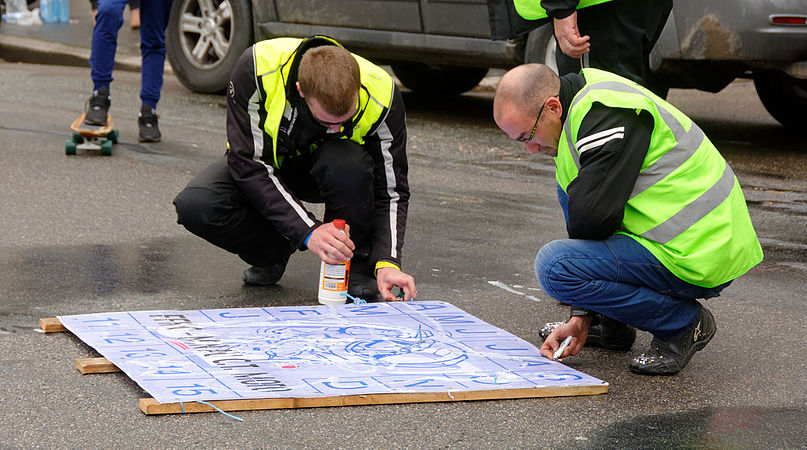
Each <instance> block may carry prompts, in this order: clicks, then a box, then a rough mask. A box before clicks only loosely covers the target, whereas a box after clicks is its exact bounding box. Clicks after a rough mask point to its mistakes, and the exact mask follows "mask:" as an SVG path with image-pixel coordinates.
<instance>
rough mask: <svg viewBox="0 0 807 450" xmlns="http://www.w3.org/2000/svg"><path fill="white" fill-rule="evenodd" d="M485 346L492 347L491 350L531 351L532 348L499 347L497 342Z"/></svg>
mask: <svg viewBox="0 0 807 450" xmlns="http://www.w3.org/2000/svg"><path fill="white" fill-rule="evenodd" d="M485 348H487V349H490V350H495V351H497V352H509V351H517V352H528V351H530V349H528V348H524V347H521V348H511V347H502V348H498V346H497V345H496V344H488V345H486V346H485Z"/></svg>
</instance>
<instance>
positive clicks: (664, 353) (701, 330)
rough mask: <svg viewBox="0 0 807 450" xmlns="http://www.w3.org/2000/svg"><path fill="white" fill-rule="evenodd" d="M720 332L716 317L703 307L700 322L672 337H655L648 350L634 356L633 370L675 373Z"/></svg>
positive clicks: (654, 373)
mask: <svg viewBox="0 0 807 450" xmlns="http://www.w3.org/2000/svg"><path fill="white" fill-rule="evenodd" d="M715 332H717V324H716V323H715V318H714V316H712V313H711V312H709V310H708V309H706V308H703V310H702V311H701V318H700V320H699V321H698V324H697V325H695V326H694V327H692V328H691V329H689V330H688V331H687V332H686V333H684V335H683V336H681V337H679V338H676V339H671V340H669V341H660V340H658V339H653V341H652V342H650V350H648V351H647V353H642V354H641V355H639V356H637V357H636V358H633V361H631V363H630V366H629V367H630V370H631V371H633V372H636V373H639V374H642V375H673V374H676V373H678V372H680V371H681V369H683V368H684V367H686V365H687V363H689V360H690V359H692V355H694V354H695V352H697V351H699V350H701V349H703V348H704V347H706V344H708V343H709V341H711V340H712V337H714V335H715Z"/></svg>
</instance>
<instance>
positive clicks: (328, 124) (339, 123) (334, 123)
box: [309, 106, 359, 127]
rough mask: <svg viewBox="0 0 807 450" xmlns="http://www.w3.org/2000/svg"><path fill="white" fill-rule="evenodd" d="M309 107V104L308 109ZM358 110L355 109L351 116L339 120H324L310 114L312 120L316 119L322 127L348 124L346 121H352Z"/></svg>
mask: <svg viewBox="0 0 807 450" xmlns="http://www.w3.org/2000/svg"><path fill="white" fill-rule="evenodd" d="M310 109H311V107H310V106H309V110H310ZM358 112H359V110H358V109H356V112H354V113H353V115H352V116H350V117H349V118H348V119H346V120H343V121H341V122H326V121H324V120H320V119H319V117H317V116H315V115H314V114H313V113H312V114H311V116H312V117H313V118H314V120H316V121H317V122H318V123H319V124H320V125H322V126H324V127H332V126H336V125H339V126H344V125H345V124H348V123H350V122H352V121H353V119H354V118H355V117H356V114H357V113H358Z"/></svg>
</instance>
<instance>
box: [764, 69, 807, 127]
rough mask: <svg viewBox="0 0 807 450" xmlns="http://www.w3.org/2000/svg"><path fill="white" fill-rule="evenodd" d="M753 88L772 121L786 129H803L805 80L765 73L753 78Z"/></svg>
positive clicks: (806, 119)
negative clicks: (774, 120)
mask: <svg viewBox="0 0 807 450" xmlns="http://www.w3.org/2000/svg"><path fill="white" fill-rule="evenodd" d="M754 86H755V87H756V89H757V95H759V99H760V100H762V104H763V105H764V106H765V109H767V110H768V112H769V113H770V114H771V115H772V116H773V118H774V119H776V120H778V121H779V122H780V123H781V124H782V125H784V126H786V127H788V128H792V129H797V128H801V127H804V124H805V123H807V80H799V79H796V78H793V77H790V76H788V75H787V74H785V73H783V72H765V73H761V74H757V75H756V76H755V77H754Z"/></svg>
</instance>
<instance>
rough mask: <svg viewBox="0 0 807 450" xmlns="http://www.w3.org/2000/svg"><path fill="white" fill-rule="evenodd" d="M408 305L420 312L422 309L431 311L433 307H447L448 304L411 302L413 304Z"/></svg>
mask: <svg viewBox="0 0 807 450" xmlns="http://www.w3.org/2000/svg"><path fill="white" fill-rule="evenodd" d="M407 306H409V307H411V308H412V309H414V310H415V311H418V312H420V311H431V310H433V309H444V308H446V305H424V304H422V303H415V304H411V305H407Z"/></svg>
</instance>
